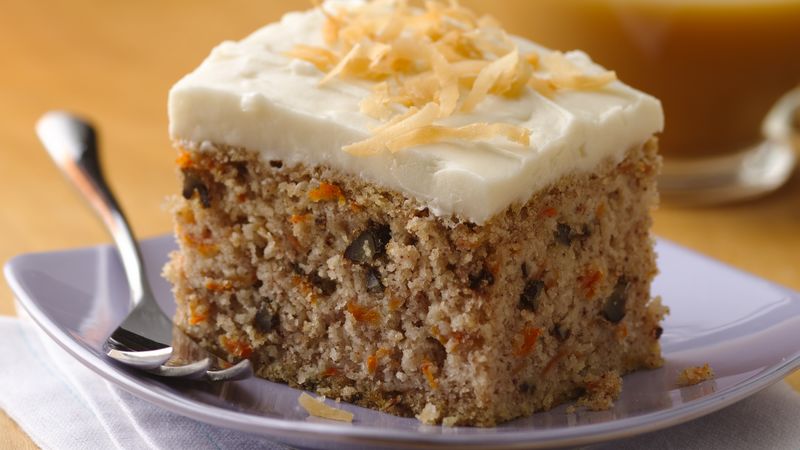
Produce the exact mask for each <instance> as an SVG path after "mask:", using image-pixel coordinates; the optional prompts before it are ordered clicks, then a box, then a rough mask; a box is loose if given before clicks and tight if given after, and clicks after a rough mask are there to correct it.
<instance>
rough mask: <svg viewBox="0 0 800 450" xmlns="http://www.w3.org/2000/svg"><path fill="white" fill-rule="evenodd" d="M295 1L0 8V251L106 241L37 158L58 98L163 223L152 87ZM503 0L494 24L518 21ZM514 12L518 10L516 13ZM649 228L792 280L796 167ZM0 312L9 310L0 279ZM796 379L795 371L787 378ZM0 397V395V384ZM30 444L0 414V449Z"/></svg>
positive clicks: (143, 226)
mask: <svg viewBox="0 0 800 450" xmlns="http://www.w3.org/2000/svg"><path fill="white" fill-rule="evenodd" d="M308 4H309V2H308V1H307V0H292V1H287V0H282V1H280V2H278V1H274V0H273V1H269V0H236V1H227V2H224V3H223V2H211V1H207V0H191V1H189V0H171V1H169V2H162V1H155V0H140V1H137V2H122V1H114V0H112V1H108V0H75V1H70V2H48V1H44V0H31V1H25V0H11V2H5V3H4V7H3V12H2V14H0V56H2V67H3V69H2V70H0V205H2V206H0V236H2V238H0V261H2V262H5V261H6V260H8V259H9V258H10V257H12V256H14V255H16V254H19V253H24V252H35V251H47V250H54V249H60V248H69V247H78V246H87V245H93V244H97V243H100V242H108V238H107V237H106V234H105V232H104V231H103V229H102V228H101V227H100V226H99V225H98V222H97V221H96V219H95V218H94V216H93V215H92V214H90V213H89V212H88V210H87V209H86V207H85V206H84V205H83V203H82V202H81V201H80V200H79V199H78V198H77V196H76V195H75V194H74V192H73V191H72V190H71V189H69V188H68V187H67V185H66V183H65V181H64V180H63V179H62V178H61V176H60V175H59V173H58V172H57V171H56V169H55V168H54V167H53V165H52V164H51V163H50V161H49V159H48V157H47V156H46V155H45V153H44V152H43V151H42V149H41V147H40V145H39V143H38V142H37V140H36V138H35V136H34V133H33V125H34V123H35V121H36V119H37V118H38V117H39V116H40V115H41V114H42V113H43V112H45V111H47V110H49V109H54V108H62V109H69V110H73V111H77V112H81V113H84V114H86V115H88V116H90V117H92V118H94V119H95V120H96V122H97V124H98V125H99V126H100V127H101V130H102V131H101V133H102V134H101V142H102V148H103V149H104V153H103V157H104V165H105V167H106V169H107V172H108V176H109V179H110V183H111V184H112V186H113V188H114V189H115V190H116V192H117V193H118V196H119V198H120V200H121V202H122V204H123V205H125V208H126V211H127V213H128V216H129V217H130V218H131V220H132V223H133V228H134V229H135V231H136V232H137V233H138V235H139V236H142V237H147V236H154V235H158V234H162V233H166V232H169V231H170V218H169V217H168V215H167V214H166V213H165V212H164V210H163V209H162V205H163V201H164V198H165V197H166V196H168V195H171V194H173V193H175V192H177V189H178V186H177V183H176V182H175V177H174V172H173V170H174V167H173V164H174V159H175V155H174V153H173V150H172V149H171V147H170V143H169V140H168V136H167V117H166V95H167V91H168V90H169V88H170V86H171V85H172V84H173V83H174V82H175V81H177V80H178V79H179V78H180V77H181V76H182V75H183V74H185V73H187V72H189V71H190V70H192V69H193V68H194V67H195V66H196V65H197V64H198V63H199V62H200V61H201V60H202V59H203V58H204V57H205V56H206V55H207V54H208V52H209V50H210V49H211V48H212V47H213V46H214V45H215V44H217V43H219V42H220V41H222V40H225V39H239V38H241V37H244V36H245V35H246V34H247V33H248V32H250V31H252V30H254V29H256V28H257V27H258V26H260V25H262V24H264V23H267V22H269V21H272V20H274V19H276V18H277V17H279V15H280V14H281V13H283V12H284V11H287V10H290V9H297V8H305V7H306V6H307V5H308ZM507 5H508V4H506V3H504V2H493V4H492V8H494V13H495V15H496V16H498V17H500V18H501V19H502V20H504V22H505V23H506V24H507V26H508V27H509V28H510V29H512V31H513V30H516V31H524V28H523V25H524V23H522V22H520V19H519V17H516V16H515V14H514V11H513V9H512V8H511V7H510V6H507ZM517 16H518V15H517ZM655 228H656V232H657V234H659V235H661V236H664V237H666V238H669V239H671V240H674V241H676V242H678V243H680V244H683V245H686V246H688V247H691V248H694V249H696V250H698V251H700V252H702V253H705V254H708V255H711V256H712V257H714V258H717V259H720V260H722V261H725V262H727V263H730V264H732V265H734V266H737V267H740V268H742V269H744V270H746V271H749V272H753V273H755V274H757V275H759V276H762V277H764V278H766V279H769V280H772V281H775V282H778V283H781V284H783V285H786V286H789V287H792V288H794V289H796V290H800V176H798V175H797V174H795V176H794V178H793V179H792V180H791V181H790V183H789V184H788V185H787V186H786V187H784V188H783V189H781V190H780V191H779V192H777V193H775V194H773V195H771V196H769V197H767V198H764V199H762V200H759V201H756V202H750V203H743V204H737V205H729V206H720V207H713V208H704V209H680V208H675V207H670V206H669V205H664V206H663V207H662V208H661V209H660V210H659V211H658V212H657V213H656V227H655ZM0 314H6V315H8V314H14V306H13V299H12V294H11V291H10V290H9V289H8V287H7V285H6V283H5V280H3V281H0ZM788 380H789V381H790V383H793V384H794V386H795V387H797V388H798V389H799V390H800V372H798V373H795V374H794V375H792V376H791V377H789V379H788ZM0 395H3V394H2V392H0ZM8 446H14V447H23V448H24V446H32V444H31V442H30V441H29V440H28V438H27V436H25V434H24V433H22V432H21V431H20V430H19V428H17V427H16V425H15V424H14V423H13V422H12V421H11V420H9V419H8V417H6V416H4V415H3V414H0V447H3V448H7V447H8Z"/></svg>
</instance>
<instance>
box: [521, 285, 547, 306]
mask: <svg viewBox="0 0 800 450" xmlns="http://www.w3.org/2000/svg"><path fill="white" fill-rule="evenodd" d="M543 290H544V281H542V280H531V281H528V283H527V284H526V285H525V289H524V290H523V291H522V294H520V296H519V306H520V308H522V309H527V310H528V311H532V312H536V309H537V308H539V294H541V293H542V291H543Z"/></svg>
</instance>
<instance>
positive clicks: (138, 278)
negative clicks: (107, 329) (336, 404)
mask: <svg viewBox="0 0 800 450" xmlns="http://www.w3.org/2000/svg"><path fill="white" fill-rule="evenodd" d="M36 133H37V134H38V135H39V139H40V140H41V141H42V143H43V144H44V147H45V149H47V152H48V153H49V154H50V156H51V157H52V158H53V161H55V163H56V165H57V166H58V167H59V169H61V171H62V172H63V173H64V174H65V175H66V177H67V179H69V180H70V181H71V182H72V183H73V184H74V185H75V187H77V188H78V191H80V193H81V194H82V195H83V196H84V198H85V199H86V200H87V201H88V202H89V204H90V205H91V206H92V207H93V208H94V210H95V212H96V213H97V214H98V215H99V216H100V219H102V221H103V223H104V224H105V226H106V228H107V229H108V231H109V233H110V234H111V237H112V238H113V239H114V243H115V244H116V246H117V250H118V251H119V255H120V258H121V259H122V266H123V268H124V270H125V276H126V277H127V279H128V284H129V285H130V289H131V305H130V306H131V311H130V313H129V314H128V316H127V317H126V318H125V320H124V321H123V322H122V324H121V325H120V326H119V327H118V328H117V329H116V330H114V332H113V333H112V334H111V336H110V337H109V338H108V339H107V340H106V343H105V346H104V347H105V348H104V349H105V351H106V354H107V355H108V356H109V357H111V358H113V359H115V360H117V361H120V362H122V363H124V364H127V365H129V366H132V367H135V368H137V369H141V370H145V371H147V372H150V373H154V374H156V375H161V376H166V377H182V378H191V379H206V380H212V381H224V380H238V379H244V378H247V377H249V376H251V375H252V373H253V371H252V366H251V365H250V361H249V360H247V359H244V360H242V361H240V362H239V363H237V364H235V365H233V366H230V364H227V363H226V362H224V361H223V360H221V359H219V358H217V357H215V356H213V355H211V354H210V353H207V352H205V351H204V350H202V349H201V348H200V347H199V346H198V345H197V344H196V343H194V341H192V340H191V339H190V338H188V337H187V336H183V335H182V333H181V332H180V330H178V329H177V328H174V327H173V324H172V320H170V318H169V317H167V316H166V315H165V314H164V312H163V311H162V310H161V308H160V307H159V306H158V304H157V303H156V301H155V298H154V296H153V292H152V289H151V288H150V284H149V283H148V281H147V277H146V276H145V271H144V263H143V262H142V257H141V252H140V250H139V246H138V245H137V243H136V240H135V239H134V237H133V233H132V231H131V228H130V226H129V225H128V221H127V219H125V215H124V214H123V213H122V209H121V208H120V206H119V204H118V203H117V201H116V199H115V198H114V195H113V194H112V193H111V189H109V187H108V185H107V184H106V182H105V177H103V173H102V171H101V169H100V163H99V158H98V156H99V154H98V150H97V137H96V135H95V131H94V129H93V128H92V126H91V125H90V124H89V123H88V122H87V121H85V120H82V119H81V118H79V117H76V116H74V115H72V114H69V113H66V112H62V111H51V112H48V113H47V114H45V115H44V116H42V118H41V119H39V121H38V122H37V124H36ZM173 328H174V329H173ZM173 334H174V335H173ZM173 338H174V339H175V342H178V343H180V347H181V351H180V352H174V351H173V345H171V344H172V342H173ZM178 353H181V355H178ZM186 358H189V359H190V360H191V362H188V363H186V362H185V359H186ZM220 367H223V368H221V369H220Z"/></svg>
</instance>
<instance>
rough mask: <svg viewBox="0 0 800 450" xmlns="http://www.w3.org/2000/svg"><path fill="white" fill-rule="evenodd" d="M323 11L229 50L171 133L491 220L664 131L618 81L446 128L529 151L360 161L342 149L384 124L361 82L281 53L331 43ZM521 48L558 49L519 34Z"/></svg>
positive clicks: (441, 147) (508, 104)
mask: <svg viewBox="0 0 800 450" xmlns="http://www.w3.org/2000/svg"><path fill="white" fill-rule="evenodd" d="M323 21H324V16H323V14H322V13H321V12H320V11H319V10H312V11H308V12H302V13H290V14H287V15H286V16H284V17H283V19H282V20H281V21H280V22H278V23H275V24H272V25H268V26H266V27H264V28H262V29H260V30H258V31H256V32H255V33H253V34H252V35H250V36H249V37H247V38H245V39H244V40H242V41H239V42H223V43H222V44H220V45H219V46H218V47H216V48H215V49H214V50H213V51H212V52H211V55H209V57H208V58H207V59H206V60H205V61H204V62H203V63H202V64H201V65H200V67H198V68H197V69H196V70H195V71H194V72H192V73H190V74H189V75H187V76H186V77H184V78H183V79H182V80H180V81H179V82H178V83H177V84H175V86H173V88H172V89H171V91H170V94H169V121H170V136H171V138H172V139H173V140H175V141H178V142H181V143H182V144H183V145H185V146H189V147H190V148H201V147H208V146H207V145H203V144H206V143H211V144H221V145H229V146H235V147H244V148H247V149H251V150H254V151H258V152H260V153H261V155H262V157H263V158H264V159H265V160H276V159H278V160H282V161H283V162H284V164H286V165H288V166H291V165H294V164H304V165H307V166H328V167H332V168H335V169H338V170H341V171H342V172H344V173H347V174H350V175H354V176H359V177H362V178H363V179H365V180H367V181H370V182H374V183H376V184H378V185H381V186H384V187H386V188H389V189H394V190H398V191H400V192H402V193H404V194H406V195H409V196H411V197H413V198H415V199H417V200H418V201H419V202H420V203H422V204H423V205H425V206H426V207H428V208H429V209H430V210H431V211H432V212H433V213H434V214H437V215H441V216H446V215H455V216H457V217H459V218H461V219H465V220H469V221H471V222H474V223H477V224H483V223H485V222H486V221H488V220H489V219H491V218H492V217H493V216H494V215H496V214H498V213H500V212H502V211H504V210H505V209H506V208H507V207H508V206H509V205H511V204H513V203H515V202H521V203H522V202H526V201H527V200H528V199H529V198H530V197H531V195H533V194H534V193H535V192H536V191H537V190H539V189H542V188H544V187H546V186H547V185H549V184H551V183H552V182H554V181H555V180H557V179H559V178H560V177H562V176H564V175H568V174H571V173H575V172H586V171H591V170H593V169H594V168H596V167H597V166H598V165H599V164H601V163H603V162H604V161H608V160H611V161H612V162H617V161H620V160H622V158H624V156H625V154H626V153H627V151H628V150H629V149H631V148H632V147H635V146H639V145H642V144H643V143H644V142H645V141H647V140H648V139H649V138H650V137H651V136H652V135H653V134H654V133H657V132H660V131H661V130H662V128H663V121H664V118H663V113H662V109H661V104H660V103H659V101H658V100H656V99H655V98H653V97H651V96H649V95H647V94H644V93H642V92H639V91H637V90H635V89H632V88H630V87H628V86H626V85H624V84H623V83H621V82H619V81H614V82H612V83H610V84H608V85H606V86H605V87H603V88H601V89H595V90H560V91H558V92H556V93H555V94H553V95H552V96H550V97H549V98H548V97H545V96H543V95H541V94H539V93H537V92H535V91H534V90H532V89H528V90H527V91H526V92H525V93H523V95H522V96H520V97H519V98H515V99H509V98H505V97H498V96H492V95H490V96H489V97H487V98H486V99H485V100H484V101H483V102H481V103H480V104H479V105H478V107H477V108H475V109H474V110H473V111H471V112H470V113H457V114H454V115H453V116H450V117H447V118H446V119H443V120H441V121H440V122H437V123H440V124H441V125H445V126H459V125H465V124H469V123H475V122H488V123H498V122H502V123H509V124H514V125H519V126H522V127H525V128H527V129H530V130H531V136H530V145H529V146H524V145H520V144H518V143H513V142H509V141H506V140H503V139H501V138H497V139H493V140H490V141H487V142H453V143H436V144H426V145H422V146H417V147H412V148H408V149H405V150H402V151H400V152H397V153H389V152H381V153H378V154H376V155H371V156H356V155H352V154H350V153H347V152H344V151H342V147H343V146H346V145H348V144H351V143H353V142H357V141H361V140H363V139H365V138H367V137H369V136H370V135H371V131H370V130H371V129H372V128H374V127H375V126H377V125H379V124H380V122H379V121H377V120H376V119H373V118H370V117H368V116H366V115H364V114H362V113H361V112H360V107H359V103H360V102H361V100H362V99H363V98H365V97H366V96H367V95H369V93H370V92H371V90H370V88H371V86H370V84H369V83H367V82H364V81H352V80H346V81H345V80H338V79H336V80H333V81H331V82H330V83H328V84H325V85H324V86H319V82H320V80H321V79H322V77H323V76H324V75H325V74H324V73H323V72H321V71H320V70H318V69H317V68H316V67H315V66H314V65H312V64H311V63H308V62H305V61H301V60H296V59H292V58H289V57H287V56H284V53H286V52H287V51H289V50H290V49H292V48H293V47H294V46H295V45H296V44H310V45H318V46H323V45H324V44H323V38H322V33H321V31H320V30H321V28H322V23H323ZM514 40H515V42H516V44H517V45H518V47H519V49H520V51H528V52H530V51H537V52H539V53H540V54H547V53H548V52H549V50H547V49H545V48H543V47H540V46H538V45H536V44H534V43H532V42H530V41H527V40H524V39H521V38H514ZM566 56H567V58H569V60H570V61H572V62H573V63H574V64H575V65H577V66H578V67H580V68H581V69H582V70H584V71H585V72H587V73H599V72H602V71H603V69H602V68H601V67H600V66H598V65H596V64H594V63H592V62H591V60H590V59H589V58H588V57H587V56H586V55H585V54H583V53H581V52H577V51H575V52H569V53H567V54H566Z"/></svg>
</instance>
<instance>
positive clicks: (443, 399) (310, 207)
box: [165, 0, 665, 426]
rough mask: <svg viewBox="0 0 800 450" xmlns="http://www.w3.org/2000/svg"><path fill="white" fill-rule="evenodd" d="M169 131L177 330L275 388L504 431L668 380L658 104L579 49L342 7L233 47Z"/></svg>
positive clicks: (181, 93)
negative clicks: (173, 159)
mask: <svg viewBox="0 0 800 450" xmlns="http://www.w3.org/2000/svg"><path fill="white" fill-rule="evenodd" d="M169 121H170V134H171V138H172V140H173V143H174V146H175V147H176V149H177V150H178V158H177V164H178V166H179V169H180V178H181V183H182V195H180V196H177V197H176V198H175V200H174V202H173V209H174V217H175V232H176V236H177V241H178V243H179V246H180V249H179V250H178V251H176V252H175V253H174V254H172V255H171V260H170V262H169V263H168V265H167V267H166V268H165V275H166V277H167V278H168V279H169V280H170V281H171V282H172V284H173V285H174V294H175V300H176V302H177V306H178V310H177V313H176V316H175V321H176V323H177V324H178V325H179V326H180V327H181V328H183V329H184V330H185V332H186V333H187V334H189V335H190V336H192V337H193V338H195V339H197V340H198V341H199V342H201V343H202V344H203V345H204V346H206V347H209V348H213V349H215V350H216V351H217V352H222V353H223V354H225V355H228V358H229V359H230V361H236V360H239V359H241V358H248V359H250V360H251V361H252V362H253V364H254V367H255V368H256V372H257V374H258V375H259V376H261V377H264V378H267V379H270V380H275V381H281V382H285V383H287V384H288V385H290V386H293V387H298V388H302V389H307V390H310V391H315V392H317V393H319V394H321V395H324V396H326V397H329V398H339V399H342V400H344V401H348V402H352V403H355V404H358V405H362V406H366V407H370V408H375V409H379V410H382V411H386V412H388V413H392V414H398V415H404V416H417V417H419V418H420V420H424V421H426V422H430V423H446V424H448V425H475V426H493V425H495V424H498V423H500V422H503V421H507V420H510V419H514V418H516V417H520V416H526V415H530V414H532V413H533V412H535V411H541V410H547V409H549V408H552V407H554V406H556V405H558V404H560V403H562V402H564V401H567V400H570V399H574V398H577V397H580V396H582V395H584V396H585V395H590V396H594V397H597V398H603V399H608V401H604V404H610V401H611V399H613V398H614V397H616V395H617V394H618V392H619V389H620V387H621V378H620V377H621V376H622V375H624V374H625V373H628V372H631V371H634V370H637V369H642V368H654V367H658V366H659V365H661V364H662V359H661V354H660V348H659V336H660V335H661V328H660V326H659V323H660V321H661V319H662V317H663V315H664V314H665V308H664V307H662V306H661V304H660V302H659V300H658V299H653V298H651V295H650V282H651V280H652V278H653V276H654V275H655V273H656V266H655V262H654V253H653V241H652V238H651V236H650V225H651V219H650V210H651V209H652V208H653V207H654V205H655V204H656V203H657V199H658V195H657V191H656V181H655V180H656V175H657V172H658V170H659V166H660V159H659V156H658V155H657V150H656V149H657V143H656V140H655V138H654V134H656V133H658V132H659V131H661V129H662V124H663V115H662V110H661V106H660V103H659V102H658V100H656V99H654V98H653V97H651V96H649V95H646V94H644V93H642V92H639V91H637V90H634V89H632V88H630V87H628V86H626V85H625V84H623V83H621V82H620V81H618V80H617V79H616V76H615V74H614V73H613V72H611V71H607V70H605V69H603V68H602V67H600V66H598V65H596V64H594V63H593V62H592V61H591V60H590V59H589V57H588V56H587V55H585V54H584V53H581V52H579V51H572V52H568V53H560V52H556V51H551V50H549V49H547V48H544V47H541V46H539V45H537V44H535V43H532V42H530V41H528V40H525V39H522V38H519V37H515V36H511V35H508V34H506V33H505V32H504V31H503V29H502V28H501V27H500V26H499V25H498V24H497V23H496V21H495V20H493V19H492V18H491V17H488V16H480V15H477V14H475V13H473V12H472V11H470V10H467V9H465V8H464V7H461V6H459V5H458V4H457V3H456V2H450V3H444V2H436V1H432V2H427V3H426V4H425V6H424V7H412V6H409V5H407V4H406V2H404V1H401V0H397V1H376V2H359V3H353V2H348V3H344V2H327V3H325V4H324V5H322V6H320V7H318V8H315V9H312V10H310V11H306V12H298V13H291V14H288V15H286V16H284V17H283V18H282V20H280V21H279V22H277V23H274V24H271V25H268V26H266V27H264V28H262V29H260V30H258V31H256V32H255V33H253V34H252V35H250V36H249V37H247V38H245V39H243V40H241V41H239V42H224V43H222V44H221V45H219V46H218V47H217V48H215V49H214V50H213V51H212V52H211V55H210V56H209V57H208V58H207V59H206V60H205V61H204V62H203V63H202V64H201V65H200V66H199V67H198V68H197V69H196V70H195V71H194V72H192V73H190V74H188V75H187V76H186V77H184V78H183V79H182V80H180V81H179V82H178V83H177V84H176V85H175V86H174V87H173V88H172V90H171V91H170V94H169ZM355 420H358V417H356V419H355Z"/></svg>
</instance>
